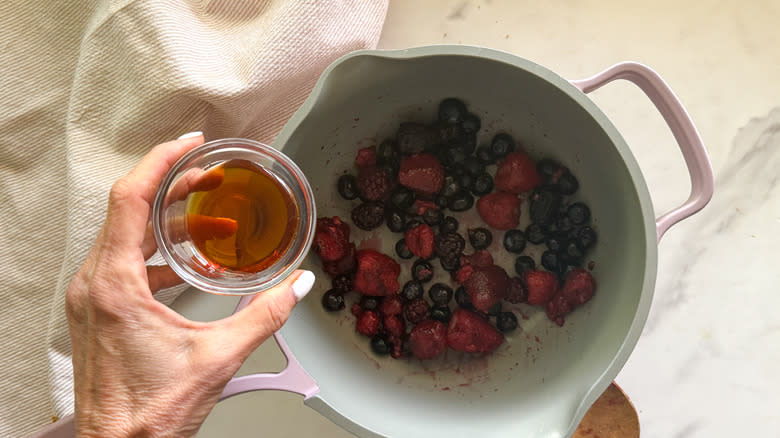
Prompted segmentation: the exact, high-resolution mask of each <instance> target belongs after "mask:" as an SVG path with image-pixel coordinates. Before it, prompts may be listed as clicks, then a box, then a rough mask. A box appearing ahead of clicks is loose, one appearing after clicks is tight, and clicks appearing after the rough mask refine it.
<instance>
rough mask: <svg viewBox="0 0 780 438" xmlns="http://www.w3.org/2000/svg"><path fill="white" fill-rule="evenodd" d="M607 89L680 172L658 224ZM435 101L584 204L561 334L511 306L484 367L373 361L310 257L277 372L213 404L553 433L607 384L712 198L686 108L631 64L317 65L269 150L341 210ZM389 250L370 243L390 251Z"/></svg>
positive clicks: (400, 427)
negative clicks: (338, 183)
mask: <svg viewBox="0 0 780 438" xmlns="http://www.w3.org/2000/svg"><path fill="white" fill-rule="evenodd" d="M615 79H626V80H629V81H631V82H633V83H635V84H636V85H638V86H639V87H640V88H641V89H642V90H643V91H644V92H645V93H646V94H647V96H648V97H649V98H650V99H651V100H652V101H653V103H654V104H655V105H656V107H657V108H658V110H659V111H660V112H661V114H662V115H663V117H664V118H665V120H666V121H667V123H668V124H669V126H670V128H671V130H672V132H673V134H674V136H675V138H676V139H677V141H678V143H679V145H680V148H681V150H682V152H683V156H684V158H685V161H686V164H687V166H688V169H689V171H690V175H691V186H692V188H691V195H690V197H689V199H688V200H687V201H686V202H685V203H684V204H683V205H682V206H681V207H679V208H677V209H675V210H673V211H671V212H669V213H666V214H664V215H662V216H660V217H658V218H656V216H655V213H654V210H653V205H652V202H651V199H650V195H649V193H648V190H647V186H646V184H645V181H644V178H643V177H642V173H641V172H640V170H639V167H638V165H637V163H636V160H635V159H634V157H633V155H632V154H631V151H630V150H629V148H628V146H627V145H626V142H625V141H624V140H623V138H622V137H621V135H620V134H619V133H618V131H617V130H616V129H615V127H614V126H613V125H612V123H611V122H610V121H609V119H608V118H607V117H606V116H605V115H604V113H602V112H601V111H600V110H599V108H598V107H596V105H595V104H594V103H593V102H592V101H591V100H590V99H589V98H588V96H587V95H586V93H588V92H590V91H592V90H594V89H596V88H598V87H600V86H602V85H604V84H606V83H609V82H611V81H613V80H615ZM449 96H457V97H460V98H462V99H463V100H464V101H466V102H467V103H468V105H469V109H470V110H472V111H475V112H476V113H477V114H478V115H480V116H481V118H482V126H483V128H484V127H487V129H483V131H481V132H480V144H482V143H485V142H486V141H488V140H489V138H490V136H492V135H493V134H494V133H495V132H496V131H498V130H503V131H506V132H509V133H510V134H512V135H513V136H514V137H515V138H516V139H518V140H519V142H520V143H522V144H523V145H525V147H526V149H527V150H528V151H529V153H530V154H531V155H534V156H552V157H555V158H557V159H559V160H560V161H562V162H563V163H565V164H566V165H567V166H569V167H570V168H571V170H572V171H573V173H574V174H575V175H577V177H578V179H579V181H580V186H581V190H580V193H579V195H578V196H579V198H580V199H582V200H583V201H585V202H586V203H588V205H590V207H591V210H592V213H593V217H594V219H595V221H596V222H595V226H596V228H597V229H598V231H599V242H598V245H597V248H596V249H595V250H594V251H593V253H592V254H591V255H590V257H589V259H592V260H593V261H595V266H596V267H595V270H594V276H595V278H596V281H597V284H598V288H597V292H596V295H595V296H594V297H593V299H592V300H591V301H590V302H588V303H587V304H586V305H584V306H583V307H582V308H580V309H578V310H576V311H575V312H574V313H572V314H571V315H569V316H568V317H567V319H566V323H565V325H564V326H563V327H558V326H556V325H555V324H554V323H553V322H551V321H550V320H549V319H548V318H547V317H546V316H545V314H544V312H543V311H541V310H538V309H534V308H531V307H528V306H524V307H522V308H521V309H520V310H521V311H522V313H523V314H525V315H526V316H527V317H528V318H527V319H521V320H520V326H521V327H522V330H518V331H516V332H515V334H513V335H510V336H508V337H507V341H506V342H505V343H504V345H502V347H501V348H500V349H499V350H498V351H496V352H494V353H493V354H492V355H490V356H487V357H473V358H469V357H464V356H460V355H456V354H453V352H452V351H450V352H448V354H447V356H446V357H445V358H443V359H440V360H434V361H425V362H420V361H403V360H393V359H391V358H389V357H388V358H386V359H384V358H377V357H375V356H374V355H373V354H372V353H371V351H370V347H369V345H368V342H367V340H366V339H365V338H362V337H360V336H359V335H357V334H356V333H355V332H354V330H353V329H352V328H351V326H350V324H348V323H345V319H346V318H347V317H346V316H344V315H345V313H346V312H345V313H344V314H342V315H341V316H334V315H333V314H328V313H326V312H324V311H323V309H322V307H321V304H320V302H319V301H320V300H319V296H320V295H321V293H322V292H323V291H324V290H326V289H327V288H328V287H329V281H327V280H326V276H325V274H324V273H322V271H321V270H320V268H319V264H318V262H317V260H316V259H315V258H314V257H309V259H308V260H307V261H306V262H305V263H304V266H303V267H304V268H307V269H311V270H313V271H315V273H317V274H319V278H320V281H318V283H317V285H316V286H315V290H314V291H312V293H311V294H310V295H309V298H307V299H306V300H305V301H303V302H302V303H300V304H299V305H298V306H297V307H296V309H295V311H294V312H293V314H292V316H291V318H290V319H289V321H288V322H287V324H286V325H285V326H284V328H283V329H282V330H281V332H280V333H278V334H277V335H276V339H277V341H278V343H279V345H280V347H281V348H282V350H283V352H284V353H285V355H286V356H287V358H288V366H287V368H286V369H285V370H284V371H282V372H281V373H279V374H258V375H249V376H244V377H239V378H235V379H233V380H232V381H231V382H230V383H229V384H228V386H227V387H226V388H225V391H224V393H223V398H226V397H230V396H232V395H235V394H238V393H241V392H246V391H251V390H260V389H277V390H285V391H291V392H296V393H300V394H302V395H303V396H304V397H305V399H304V403H305V404H306V405H307V406H309V407H311V408H313V409H315V410H317V411H318V412H320V413H321V414H322V415H324V416H326V417H327V418H329V419H330V420H332V421H333V422H334V423H336V424H338V425H339V426H341V427H343V428H344V429H346V430H348V431H350V432H352V433H354V434H356V435H359V436H370V437H378V436H393V437H404V438H412V437H425V438H431V437H436V436H446V437H448V438H452V437H458V436H463V437H468V436H501V437H503V436H515V437H565V436H569V435H571V434H572V433H573V432H574V430H575V429H576V426H577V424H578V423H579V421H580V420H581V419H582V417H583V415H584V414H585V412H586V411H587V410H588V408H589V407H590V406H591V404H592V403H593V402H594V401H595V400H596V399H597V398H598V396H599V395H600V394H601V393H602V392H603V391H604V389H605V388H606V387H607V386H608V385H609V383H610V382H611V381H612V380H613V379H614V377H615V376H616V375H617V374H618V372H619V371H620V369H621V368H622V366H623V365H624V364H625V362H626V360H627V359H628V356H629V354H630V353H631V351H632V350H633V348H634V346H635V344H636V342H637V339H638V338H639V335H640V333H641V331H642V328H643V326H644V324H645V320H646V318H647V314H648V311H649V308H650V303H651V300H652V296H653V288H654V285H655V278H656V269H657V253H658V251H657V241H658V239H660V238H661V236H662V235H663V234H664V232H665V231H666V230H667V229H668V228H669V227H670V226H672V225H673V224H675V223H676V222H678V221H680V220H682V219H684V218H686V217H688V216H690V215H691V214H693V213H695V212H697V211H698V210H700V209H701V208H703V207H704V205H705V204H706V203H707V202H708V201H709V200H710V198H711V196H712V191H713V175H712V169H711V165H710V162H709V158H708V156H707V153H706V151H705V149H704V146H703V145H702V142H701V139H700V137H699V135H698V133H697V132H696V129H695V127H694V126H693V123H692V122H691V120H690V118H689V117H688V115H687V113H686V112H685V110H684V108H683V107H682V105H681V104H680V102H679V101H678V99H677V98H676V97H675V95H674V93H673V92H672V91H671V90H670V89H669V88H668V86H667V85H666V84H665V83H664V82H663V80H662V79H661V78H660V77H659V76H658V75H657V74H656V73H655V72H653V71H652V70H650V69H649V68H647V67H645V66H643V65H640V64H636V63H621V64H617V65H615V66H613V67H611V68H609V69H607V70H605V71H604V72H602V73H599V74H597V75H596V76H594V77H592V78H589V79H585V80H581V81H571V82H570V81H567V80H565V79H563V78H561V77H560V76H558V75H557V74H555V73H553V72H552V71H550V70H547V69H546V68H544V67H541V66H539V65H537V64H535V63H533V62H530V61H528V60H525V59H522V58H519V57H517V56H514V55H511V54H509V53H505V52H500V51H496V50H489V49H484V48H478V47H469V46H431V47H421V48H415V49H409V50H399V51H359V52H354V53H351V54H349V55H346V56H344V57H342V58H340V59H339V60H337V61H336V62H334V63H333V64H332V65H331V66H329V67H328V69H327V70H326V71H325V72H324V73H323V75H322V76H321V78H320V79H319V81H318V82H317V85H316V87H315V88H314V91H313V92H312V94H311V95H310V96H309V98H308V99H307V100H306V102H305V103H304V105H303V106H302V107H301V108H300V109H299V110H298V112H297V113H295V115H294V116H293V117H292V119H291V120H290V121H289V122H288V123H287V125H286V126H285V127H284V129H283V130H282V132H281V134H280V135H279V136H278V138H277V139H276V141H275V142H274V146H275V147H277V148H279V149H283V150H284V152H285V153H286V154H287V155H288V156H290V157H291V158H292V159H293V160H294V161H295V162H296V163H297V164H298V165H299V166H300V168H301V169H302V170H303V171H304V173H305V174H306V175H307V177H308V179H309V181H310V183H311V185H312V187H313V188H314V190H315V196H316V199H317V209H318V214H319V216H333V215H345V213H346V211H347V210H346V208H347V207H346V201H343V200H341V199H340V198H339V197H338V195H337V194H336V191H335V190H334V189H333V188H334V187H335V178H336V175H337V174H339V173H340V172H342V171H343V170H345V169H349V168H350V167H351V165H352V160H353V158H354V154H355V151H356V149H357V147H359V146H361V145H369V144H371V143H372V142H375V141H377V140H381V139H382V138H384V137H387V136H390V135H391V134H392V133H393V132H394V130H395V129H397V127H398V124H399V122H401V121H406V120H410V119H411V120H419V121H429V119H430V118H431V117H432V116H431V115H432V114H435V108H436V105H437V104H438V102H439V101H440V100H441V99H442V98H444V97H449ZM526 220H527V219H526ZM384 232H387V231H383V232H382V233H384ZM387 233H389V232H387ZM380 234H381V233H380ZM360 236H361V235H360V234H358V238H359V237H360ZM362 236H363V237H369V236H368V235H366V234H363V235H362ZM397 239H398V237H397V236H396V237H394V238H391V237H390V236H388V238H386V239H374V240H373V242H374V243H377V242H379V243H380V244H381V248H382V250H383V251H384V252H386V253H392V247H393V244H394V242H395V241H396V240H397ZM498 261H499V262H503V263H504V264H505V266H508V264H506V261H507V260H502V259H501V258H500V257H499V260H498ZM509 266H511V265H509ZM402 275H403V274H402ZM407 275H408V274H407ZM402 281H403V279H402ZM247 300H248V299H247V298H245V299H242V301H241V304H239V308H240V307H241V306H243V305H245V303H246V302H247ZM71 430H72V426H71Z"/></svg>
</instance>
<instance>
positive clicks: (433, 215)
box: [422, 208, 444, 227]
mask: <svg viewBox="0 0 780 438" xmlns="http://www.w3.org/2000/svg"><path fill="white" fill-rule="evenodd" d="M422 219H423V222H425V223H426V224H428V225H430V226H432V227H433V226H436V225H439V224H440V223H441V221H442V219H444V213H442V212H441V210H439V209H437V208H428V209H426V210H425V211H424V212H423V214H422Z"/></svg>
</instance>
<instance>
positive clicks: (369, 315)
mask: <svg viewBox="0 0 780 438" xmlns="http://www.w3.org/2000/svg"><path fill="white" fill-rule="evenodd" d="M380 325H381V320H380V319H379V315H377V314H376V312H374V311H373V310H366V311H365V312H363V313H361V314H360V316H359V317H358V319H357V322H356V323H355V329H356V330H357V332H358V333H360V334H361V335H363V336H369V337H371V336H374V335H376V334H377V333H379V326H380Z"/></svg>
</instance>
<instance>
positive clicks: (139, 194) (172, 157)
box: [106, 134, 203, 249]
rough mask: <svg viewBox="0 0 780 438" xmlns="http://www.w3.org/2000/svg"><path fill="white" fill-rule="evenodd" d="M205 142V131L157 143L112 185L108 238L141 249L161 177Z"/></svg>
mask: <svg viewBox="0 0 780 438" xmlns="http://www.w3.org/2000/svg"><path fill="white" fill-rule="evenodd" d="M202 143H203V135H202V134H199V135H196V136H192V137H187V138H183V139H180V140H174V141H171V142H168V143H163V144H160V145H158V146H155V147H154V148H153V149H152V150H151V151H150V152H149V153H148V154H146V156H144V157H143V159H141V162H140V163H138V165H137V166H136V167H135V169H133V170H132V171H130V173H129V174H127V176H125V177H124V178H121V179H120V180H119V181H117V182H116V183H115V184H114V186H113V187H111V193H110V195H109V203H108V216H107V218H106V239H107V240H108V241H109V242H111V244H112V246H114V247H117V248H118V249H121V248H124V249H138V248H139V247H140V246H141V245H142V243H143V241H144V234H145V231H146V224H147V221H148V220H149V210H150V209H151V204H152V202H153V200H154V196H155V194H156V192H157V187H158V186H159V184H160V182H161V180H162V179H163V177H164V176H165V173H166V172H167V171H168V169H170V168H171V166H173V164H174V163H175V162H176V160H178V159H179V158H180V157H181V156H182V155H184V154H185V153H186V152H188V151H189V150H191V149H193V148H194V147H196V146H198V145H200V144H202Z"/></svg>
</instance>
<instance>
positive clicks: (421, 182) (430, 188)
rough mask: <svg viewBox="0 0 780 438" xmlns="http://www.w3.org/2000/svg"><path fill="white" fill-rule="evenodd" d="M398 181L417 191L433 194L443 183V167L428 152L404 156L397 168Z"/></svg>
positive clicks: (426, 194) (437, 191)
mask: <svg viewBox="0 0 780 438" xmlns="http://www.w3.org/2000/svg"><path fill="white" fill-rule="evenodd" d="M398 182H399V183H400V184H401V185H402V186H404V187H406V188H409V189H412V190H413V191H415V192H417V193H421V194H423V195H425V196H433V195H435V194H436V193H439V192H440V191H441V189H442V187H443V185H444V168H443V167H442V165H441V162H440V161H439V159H438V158H436V156H434V155H432V154H429V153H421V154H415V155H412V156H409V157H405V158H403V159H402V160H401V167H400V169H399V170H398Z"/></svg>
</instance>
